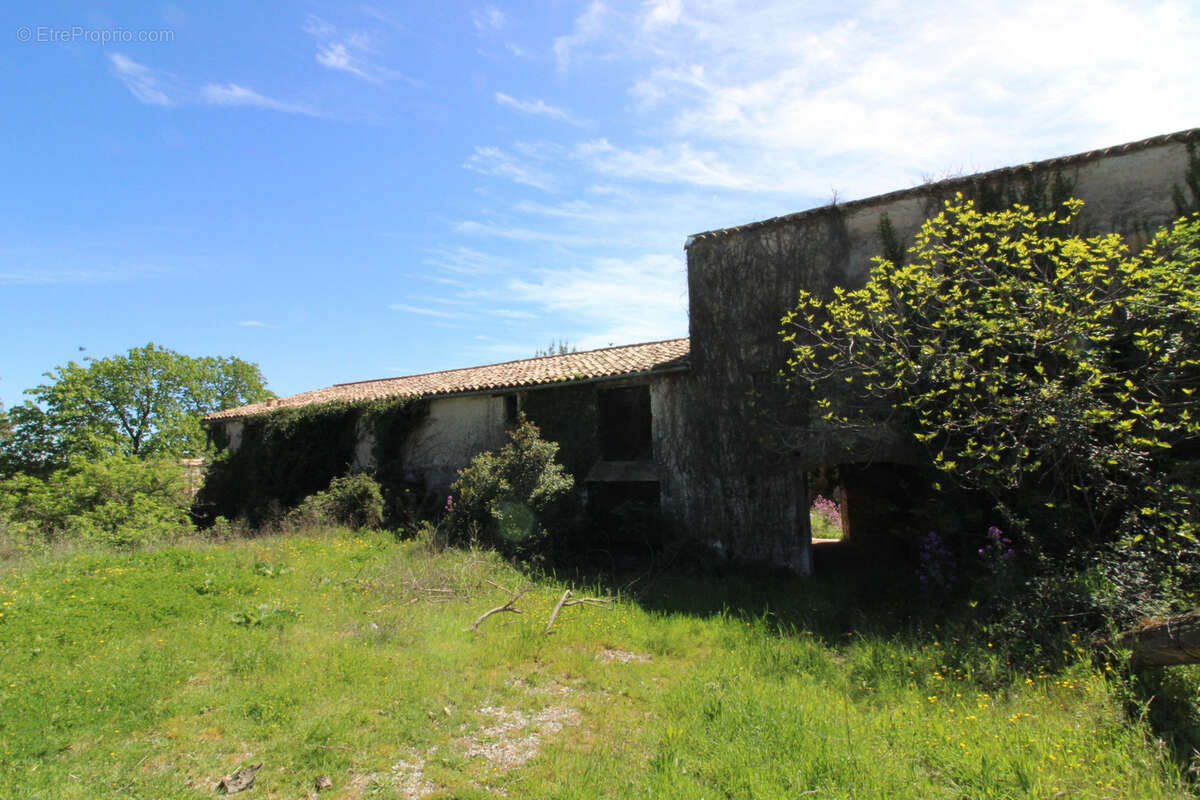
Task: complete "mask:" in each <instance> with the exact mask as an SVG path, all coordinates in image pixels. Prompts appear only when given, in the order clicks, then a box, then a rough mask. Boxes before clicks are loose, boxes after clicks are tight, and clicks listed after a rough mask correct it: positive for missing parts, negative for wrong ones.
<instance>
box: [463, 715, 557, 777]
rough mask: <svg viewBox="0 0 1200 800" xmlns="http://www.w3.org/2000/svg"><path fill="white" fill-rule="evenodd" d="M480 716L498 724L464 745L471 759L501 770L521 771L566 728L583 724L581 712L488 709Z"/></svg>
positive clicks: (489, 727) (467, 740) (470, 738)
mask: <svg viewBox="0 0 1200 800" xmlns="http://www.w3.org/2000/svg"><path fill="white" fill-rule="evenodd" d="M479 713H481V714H487V715H488V716H490V717H492V718H493V719H494V720H495V722H494V723H493V724H492V725H489V726H487V727H486V728H484V729H483V730H481V731H480V732H479V733H478V734H476V735H475V736H472V737H469V738H468V739H466V740H464V741H463V742H462V744H463V752H464V753H465V754H466V755H468V756H482V757H483V758H485V759H487V761H488V763H490V764H491V765H492V766H493V767H496V768H497V769H499V770H504V771H507V770H510V769H513V768H514V767H519V766H521V765H522V764H524V763H525V762H526V761H528V760H529V759H531V758H533V757H534V756H535V755H537V752H538V748H539V747H540V746H541V743H542V740H543V739H544V738H546V737H548V736H552V735H554V734H556V733H559V732H561V731H562V729H563V726H564V725H576V724H578V723H579V719H580V715H579V711H577V710H576V709H574V708H566V707H564V706H549V707H547V708H544V709H542V710H541V711H538V712H536V713H532V714H530V713H527V712H524V711H519V710H516V709H511V708H503V707H498V706H486V707H484V708H481V709H479Z"/></svg>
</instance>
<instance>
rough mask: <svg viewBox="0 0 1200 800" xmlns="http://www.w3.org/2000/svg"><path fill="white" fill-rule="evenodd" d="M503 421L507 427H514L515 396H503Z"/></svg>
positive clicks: (515, 418)
mask: <svg viewBox="0 0 1200 800" xmlns="http://www.w3.org/2000/svg"><path fill="white" fill-rule="evenodd" d="M504 421H505V423H507V424H509V425H515V424H516V422H517V396H516V395H515V394H506V395H504Z"/></svg>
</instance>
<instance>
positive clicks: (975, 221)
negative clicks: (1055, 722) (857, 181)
mask: <svg viewBox="0 0 1200 800" xmlns="http://www.w3.org/2000/svg"><path fill="white" fill-rule="evenodd" d="M1081 205H1082V203H1080V201H1071V202H1069V203H1067V204H1066V205H1065V206H1064V207H1062V208H1060V209H1058V210H1057V211H1053V212H1050V213H1047V214H1037V213H1035V212H1033V211H1031V210H1030V209H1028V208H1026V207H1022V206H1014V207H1013V208H1011V209H1009V210H1005V211H998V212H992V213H984V212H981V211H979V210H978V209H977V208H976V207H975V206H974V205H973V204H972V203H971V202H969V201H966V200H964V199H963V198H962V197H961V196H960V197H958V198H957V199H956V200H955V201H952V202H948V203H947V204H946V207H945V209H944V210H943V211H942V212H941V213H940V214H938V215H937V216H936V217H934V218H932V219H930V220H928V221H927V222H926V223H925V225H924V226H923V227H922V229H921V231H920V233H919V234H918V236H917V237H916V242H915V245H914V247H913V248H912V249H911V250H910V251H909V253H910V257H909V259H908V262H907V263H906V264H903V265H897V264H895V263H893V262H891V261H889V260H887V259H883V258H880V259H876V262H875V264H874V267H873V268H872V270H871V272H870V276H869V278H868V281H867V283H866V285H865V286H864V287H863V288H861V289H857V290H845V289H836V290H835V291H834V293H833V296H832V297H827V298H821V297H817V296H815V295H813V294H809V293H803V294H802V295H801V297H800V298H799V301H798V304H797V307H796V309H795V310H794V311H792V312H790V313H789V314H788V315H787V316H786V317H785V318H784V320H783V326H784V330H783V335H784V338H785V339H786V341H788V342H789V343H790V345H791V347H792V351H793V352H792V358H791V360H790V362H789V375H790V379H791V381H792V383H793V386H794V387H795V388H796V389H798V390H799V392H801V393H802V395H803V396H804V397H806V398H808V399H809V401H810V402H811V404H812V409H813V411H814V412H815V415H814V416H815V417H816V418H817V419H820V420H824V422H825V424H829V425H840V426H854V425H857V424H862V423H866V422H868V421H871V422H874V421H876V420H868V419H866V417H869V416H870V415H871V410H872V409H879V408H881V407H882V408H886V409H890V411H891V413H892V414H893V418H892V420H891V422H892V423H893V424H898V425H899V426H900V427H902V428H903V429H904V430H906V431H907V432H909V433H910V434H911V436H912V437H914V438H915V439H916V440H917V441H918V442H920V443H921V444H922V445H923V446H924V447H925V448H926V449H927V451H928V453H929V455H930V460H931V462H932V464H933V465H934V466H936V468H937V469H938V470H940V471H941V472H942V473H943V475H944V476H947V477H950V478H952V479H954V480H955V481H957V482H958V483H959V484H960V485H963V486H967V487H971V488H974V489H981V490H984V491H986V492H988V493H989V494H990V495H991V496H992V497H993V498H995V499H997V501H999V502H1003V503H1007V504H1009V505H1010V506H1011V505H1020V506H1021V510H1022V512H1023V513H1024V514H1025V517H1026V518H1027V519H1029V518H1034V517H1035V516H1036V518H1037V519H1038V520H1040V522H1041V531H1042V532H1043V533H1044V532H1047V531H1052V532H1055V533H1057V534H1061V535H1064V536H1071V535H1081V534H1082V535H1083V536H1085V537H1086V538H1087V541H1091V542H1097V541H1114V540H1117V539H1119V540H1122V541H1125V542H1143V540H1145V542H1146V544H1145V545H1143V546H1149V545H1152V544H1153V545H1156V549H1158V550H1159V551H1160V552H1164V551H1168V552H1169V551H1170V548H1171V547H1173V546H1175V545H1178V544H1180V543H1187V544H1188V546H1192V545H1194V543H1195V540H1196V533H1197V525H1196V513H1195V512H1196V500H1197V481H1196V480H1195V477H1194V475H1193V474H1192V473H1193V472H1195V467H1196V465H1197V463H1198V462H1197V458H1198V457H1200V405H1198V402H1200V395H1197V393H1196V391H1197V389H1198V388H1200V215H1194V216H1192V217H1190V218H1185V219H1180V220H1179V221H1177V222H1175V223H1173V224H1172V225H1169V226H1167V227H1166V228H1164V229H1162V230H1161V231H1159V232H1158V233H1157V234H1156V235H1155V236H1154V237H1153V238H1152V240H1151V241H1150V242H1149V244H1148V245H1146V246H1145V247H1144V248H1143V249H1142V250H1141V251H1140V252H1138V253H1133V252H1132V251H1131V249H1130V246H1129V244H1128V243H1127V242H1126V241H1125V240H1124V239H1123V238H1122V237H1121V236H1119V235H1117V234H1108V235H1103V236H1095V237H1090V238H1083V237H1080V236H1077V235H1072V234H1071V230H1072V222H1073V220H1074V218H1075V216H1076V214H1077V212H1078V209H1079V207H1080V206H1081ZM1022 504H1023V505H1022Z"/></svg>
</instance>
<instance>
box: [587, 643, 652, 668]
mask: <svg viewBox="0 0 1200 800" xmlns="http://www.w3.org/2000/svg"><path fill="white" fill-rule="evenodd" d="M596 659H597V660H599V661H603V662H604V663H606V664H608V663H611V662H613V661H617V662H619V663H621V664H633V663H642V662H646V661H649V660H650V656H648V655H646V654H645V653H631V652H630V651H628V650H618V649H616V648H614V647H606V648H604V649H603V650H601V651H600V654H599V655H597V656H596Z"/></svg>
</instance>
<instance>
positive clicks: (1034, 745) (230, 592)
mask: <svg viewBox="0 0 1200 800" xmlns="http://www.w3.org/2000/svg"><path fill="white" fill-rule="evenodd" d="M2 563H3V564H4V566H3V573H2V574H0V613H2V614H3V616H2V617H0V675H2V676H3V682H2V683H0V796H2V797H19V798H40V797H44V798H104V797H114V798H115V797H145V798H174V797H198V798H199V797H212V796H213V795H214V794H215V789H214V787H215V785H216V783H217V781H218V780H219V779H220V778H221V777H222V776H223V775H226V774H228V773H230V772H232V771H233V770H234V769H236V768H238V767H240V766H243V765H247V764H258V763H261V764H262V765H263V767H262V771H261V772H260V773H259V775H258V779H257V782H256V784H255V786H254V788H253V789H252V790H250V792H248V793H247V794H246V795H244V796H246V797H259V798H265V797H272V798H274V797H279V798H284V797H287V798H296V797H304V796H307V795H308V794H309V793H311V792H313V791H314V785H315V784H314V782H315V781H316V779H317V778H318V776H321V775H325V776H328V777H329V778H330V779H331V780H332V782H333V788H332V789H328V790H325V791H323V792H321V797H335V798H350V797H419V796H430V797H443V798H449V797H457V798H471V797H491V796H501V795H506V796H507V797H510V798H521V797H529V798H543V797H547V798H592V797H596V798H599V797H613V798H618V797H646V798H701V797H705V798H717V797H731V798H750V797H756V798H776V797H778V798H795V797H800V796H803V797H822V798H840V797H845V798H849V797H854V798H869V797H879V798H885V797H886V798H905V797H912V798H939V797H944V798H964V797H971V798H987V797H996V798H1000V797H1038V798H1043V797H1054V796H1064V797H1095V798H1107V797H1128V798H1157V797H1180V796H1186V794H1187V792H1186V787H1185V786H1184V784H1183V783H1182V778H1181V776H1180V772H1179V768H1178V767H1177V766H1176V762H1175V761H1173V760H1172V759H1171V758H1169V757H1168V756H1167V754H1166V753H1165V752H1164V749H1163V747H1162V746H1161V745H1159V744H1157V743H1156V740H1155V739H1154V737H1153V735H1152V733H1151V732H1150V730H1149V729H1148V728H1147V726H1146V725H1145V724H1144V723H1139V722H1137V721H1130V720H1128V719H1127V718H1126V717H1125V716H1124V715H1123V713H1122V712H1121V702H1120V700H1121V697H1122V690H1121V686H1122V685H1123V684H1122V683H1121V682H1120V681H1117V680H1115V679H1114V678H1113V677H1112V673H1109V672H1107V671H1106V670H1105V669H1104V667H1103V665H1101V666H1099V667H1097V666H1093V664H1092V663H1091V662H1090V661H1089V660H1085V659H1084V653H1083V649H1082V648H1078V647H1073V646H1072V643H1071V641H1070V639H1069V638H1068V637H1065V636H1064V643H1065V644H1064V649H1065V650H1066V654H1065V655H1063V656H1062V658H1061V659H1060V662H1061V664H1062V666H1061V667H1060V668H1057V669H1055V670H1053V671H1050V672H1041V671H1035V672H1033V673H1032V674H1029V675H1023V674H1016V676H1015V677H1014V673H1013V671H1012V669H1011V668H1010V667H1009V666H1008V664H1007V662H1006V660H1005V657H1004V656H1003V655H1002V654H1001V651H1002V649H1003V648H1002V647H1000V644H999V643H997V644H996V646H994V647H989V645H991V644H992V643H989V642H985V641H979V640H978V637H974V638H972V636H971V635H970V634H969V631H967V630H966V629H965V628H962V627H961V626H960V627H955V628H953V629H951V628H949V627H934V624H933V623H929V624H928V625H926V624H923V623H914V622H911V621H905V620H904V619H903V618H902V616H903V615H902V614H900V612H896V613H895V615H894V616H893V617H892V618H888V617H887V615H883V618H881V619H876V618H875V617H876V616H878V615H877V614H876V613H875V611H873V610H871V609H872V608H874V607H872V606H869V605H868V604H866V603H865V601H863V602H859V601H857V600H856V599H855V596H854V595H853V594H852V593H851V590H844V589H839V588H837V587H838V585H839V584H838V583H837V582H834V581H824V582H822V581H816V582H807V583H806V582H798V581H783V580H770V581H768V580H761V579H756V580H750V579H734V578H726V579H699V578H697V579H682V578H680V579H672V580H662V581H659V582H657V583H654V584H652V585H650V586H648V587H645V588H644V589H643V591H642V593H641V598H640V601H639V602H634V600H633V599H630V598H620V599H619V601H618V602H617V603H616V604H615V605H614V607H613V608H612V609H611V610H606V609H601V608H593V607H583V606H574V607H568V608H565V609H564V610H563V611H562V613H561V614H560V616H559V618H558V621H557V623H556V624H555V627H554V630H553V633H552V634H551V635H549V636H544V635H542V632H541V631H542V628H543V627H544V625H545V623H546V620H547V618H548V617H549V614H550V611H551V609H552V607H553V605H554V603H555V601H556V600H557V598H558V595H559V594H561V592H562V590H563V588H564V587H565V586H566V584H564V583H561V582H556V581H552V580H541V581H537V582H535V585H534V588H533V590H532V591H531V592H530V593H529V594H527V595H525V596H524V597H522V598H521V599H520V600H519V601H518V602H517V607H519V608H521V609H522V610H523V612H524V613H523V614H519V615H518V614H507V613H506V614H497V615H494V616H492V617H491V618H489V619H487V620H486V621H485V622H484V623H483V624H482V625H481V626H480V631H479V632H478V633H476V634H471V633H467V632H464V630H463V629H464V628H465V627H467V625H469V624H470V623H471V622H472V621H473V620H474V619H475V617H477V616H478V615H479V614H480V613H482V612H483V611H485V610H487V609H488V608H491V607H493V606H496V605H500V604H501V603H502V602H503V601H504V600H505V599H506V597H505V595H504V593H503V592H502V591H500V590H499V589H497V588H495V587H493V586H492V585H490V584H489V583H488V581H492V582H495V583H497V584H500V585H502V586H506V587H517V586H520V585H523V584H524V583H525V582H526V580H527V579H526V578H525V577H524V576H522V575H521V574H520V573H518V572H517V571H516V570H514V569H513V568H511V567H510V566H508V565H506V564H504V563H503V562H501V561H499V560H498V559H497V558H495V557H494V556H492V555H489V554H484V553H478V552H463V551H449V552H445V553H442V554H437V555H431V554H428V553H427V552H425V551H424V550H422V549H421V548H420V547H419V546H417V545H416V544H411V543H409V544H396V543H395V542H394V541H392V540H391V539H390V538H388V537H386V536H384V535H379V534H367V533H360V534H354V533H349V532H341V533H337V532H334V533H330V534H327V535H305V536H292V537H286V538H285V537H275V538H263V539H257V540H248V541H236V542H233V543H228V544H220V545H203V544H194V545H189V546H184V547H176V548H171V549H162V550H157V551H146V552H138V553H131V554H112V553H97V552H77V553H70V554H59V555H54V556H40V557H34V556H23V557H20V556H12V555H10V556H9V557H8V560H7V561H5V562H2ZM573 588H575V589H577V590H579V591H584V592H591V593H600V592H601V591H602V590H599V589H596V588H594V587H592V588H590V589H589V587H587V586H576V587H573ZM771 609H774V610H771Z"/></svg>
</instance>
